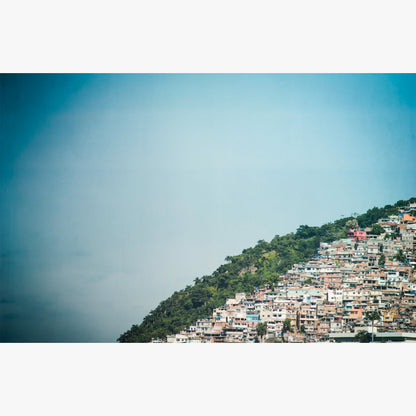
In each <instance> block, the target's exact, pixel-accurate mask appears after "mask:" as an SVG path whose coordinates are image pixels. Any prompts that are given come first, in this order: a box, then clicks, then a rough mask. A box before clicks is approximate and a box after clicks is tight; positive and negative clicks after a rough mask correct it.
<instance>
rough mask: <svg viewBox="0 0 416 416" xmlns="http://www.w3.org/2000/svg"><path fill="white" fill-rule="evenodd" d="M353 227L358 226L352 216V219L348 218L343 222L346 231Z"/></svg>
mask: <svg viewBox="0 0 416 416" xmlns="http://www.w3.org/2000/svg"><path fill="white" fill-rule="evenodd" d="M355 228H358V221H357V220H356V219H355V218H354V219H352V220H348V221H347V222H346V223H345V229H346V230H347V231H349V230H354V229H355Z"/></svg>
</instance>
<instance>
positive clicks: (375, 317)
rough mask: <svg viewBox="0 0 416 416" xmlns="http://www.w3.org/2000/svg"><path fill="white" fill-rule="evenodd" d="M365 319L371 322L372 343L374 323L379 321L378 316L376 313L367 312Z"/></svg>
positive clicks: (372, 340)
mask: <svg viewBox="0 0 416 416" xmlns="http://www.w3.org/2000/svg"><path fill="white" fill-rule="evenodd" d="M365 319H368V320H369V321H371V342H374V331H373V329H374V321H379V320H380V314H379V313H378V312H367V313H366V314H365Z"/></svg>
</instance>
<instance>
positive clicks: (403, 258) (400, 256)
mask: <svg viewBox="0 0 416 416" xmlns="http://www.w3.org/2000/svg"><path fill="white" fill-rule="evenodd" d="M394 259H395V260H397V261H399V262H400V263H405V262H406V254H404V253H403V250H402V249H400V250H399V251H398V253H397V254H396V255H395V256H394Z"/></svg>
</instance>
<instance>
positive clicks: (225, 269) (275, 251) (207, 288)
mask: <svg viewBox="0 0 416 416" xmlns="http://www.w3.org/2000/svg"><path fill="white" fill-rule="evenodd" d="M414 202H416V198H411V199H409V200H408V201H403V200H400V201H397V202H396V204H394V205H386V206H385V207H383V208H377V207H374V208H372V209H369V210H368V211H367V212H366V213H365V214H362V215H358V216H355V217H353V216H351V217H347V218H342V219H339V220H336V221H334V222H331V223H327V224H324V225H322V226H320V227H311V226H308V225H301V226H300V227H299V228H298V229H297V230H296V233H289V234H286V235H284V236H279V235H276V236H275V237H274V238H273V239H272V240H271V241H270V242H269V243H267V242H266V241H264V240H260V241H259V242H258V243H257V244H256V245H255V246H254V247H252V248H248V249H245V250H243V251H242V253H241V254H239V255H236V256H228V257H226V259H225V260H226V263H225V264H222V265H221V266H219V267H218V268H217V269H216V270H215V271H214V272H213V273H212V274H211V275H209V276H202V277H200V278H196V279H195V280H194V282H193V284H192V285H188V286H187V287H186V288H185V289H183V290H181V291H177V292H175V293H174V294H173V295H172V296H170V297H169V298H168V299H166V300H164V301H162V302H161V303H160V304H159V306H158V307H157V308H156V309H154V310H153V311H151V312H150V313H149V314H148V315H147V316H146V317H145V318H144V320H143V322H142V323H141V324H140V325H137V324H135V325H133V326H132V327H131V329H130V330H128V331H126V332H125V333H123V334H122V335H120V337H119V338H118V340H117V341H119V342H150V341H151V340H152V339H156V338H159V339H163V338H165V337H166V336H167V335H170V334H175V333H179V332H180V331H181V330H183V329H184V328H186V327H188V326H190V325H192V324H194V323H195V322H196V321H197V320H198V319H201V318H205V317H208V316H212V312H213V310H214V309H215V308H218V307H220V306H222V305H224V304H225V303H226V301H227V299H230V298H234V296H235V295H236V294H237V293H244V294H246V295H247V296H250V295H251V294H252V293H253V290H254V289H255V288H259V287H265V286H268V287H274V286H276V285H278V284H279V282H282V275H284V274H285V273H286V272H288V271H289V270H290V269H291V268H292V266H293V265H295V264H298V263H302V262H305V261H307V260H309V259H311V258H312V257H313V256H314V254H315V253H316V251H317V249H318V248H319V247H320V245H321V243H331V242H334V241H337V240H341V239H344V238H346V237H347V234H348V232H349V230H350V229H351V228H365V227H372V226H373V224H375V223H376V222H377V221H378V220H379V219H380V218H383V217H387V216H391V215H397V214H398V213H399V207H403V206H406V205H408V204H410V203H414ZM375 231H376V232H377V228H376V229H375Z"/></svg>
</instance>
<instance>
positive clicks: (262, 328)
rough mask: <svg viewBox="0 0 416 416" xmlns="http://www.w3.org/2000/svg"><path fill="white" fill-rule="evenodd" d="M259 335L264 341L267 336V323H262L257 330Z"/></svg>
mask: <svg viewBox="0 0 416 416" xmlns="http://www.w3.org/2000/svg"><path fill="white" fill-rule="evenodd" d="M256 331H257V335H258V336H259V337H260V339H261V340H262V341H263V337H264V336H265V335H266V334H267V322H261V323H260V324H258V325H257V328H256Z"/></svg>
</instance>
